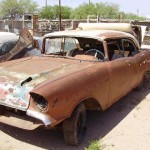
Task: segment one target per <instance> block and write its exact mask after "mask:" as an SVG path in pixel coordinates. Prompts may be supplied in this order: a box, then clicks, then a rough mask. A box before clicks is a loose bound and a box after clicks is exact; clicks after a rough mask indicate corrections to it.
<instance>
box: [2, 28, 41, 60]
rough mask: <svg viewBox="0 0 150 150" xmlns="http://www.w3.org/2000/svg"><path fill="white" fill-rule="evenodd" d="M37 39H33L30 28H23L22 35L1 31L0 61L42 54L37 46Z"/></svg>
mask: <svg viewBox="0 0 150 150" xmlns="http://www.w3.org/2000/svg"><path fill="white" fill-rule="evenodd" d="M35 42H36V39H33V37H32V35H31V34H30V33H29V31H28V30H26V29H23V30H22V31H21V32H20V35H16V34H15V33H11V32H0V62H4V61H8V60H13V59H18V58H23V57H27V56H33V55H34V56H35V55H40V50H38V49H36V48H35V45H34V44H35Z"/></svg>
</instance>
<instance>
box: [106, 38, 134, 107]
mask: <svg viewBox="0 0 150 150" xmlns="http://www.w3.org/2000/svg"><path fill="white" fill-rule="evenodd" d="M117 42H119V41H115V42H111V44H109V43H108V53H111V55H112V54H113V53H114V54H115V52H117V53H118V51H120V46H119V43H117ZM115 43H117V44H115ZM114 44H115V45H117V46H115V45H114ZM117 48H118V49H119V50H116V49H117ZM112 51H113V52H112ZM114 54H113V55H114ZM118 56H119V57H117V56H116V57H113V56H110V58H109V61H108V62H107V67H108V70H109V75H110V85H109V87H110V89H109V91H110V93H109V106H110V105H111V104H112V103H114V102H116V101H117V100H119V99H120V98H121V97H122V96H124V95H126V94H127V93H128V92H129V91H130V90H131V85H130V83H131V76H130V71H131V69H130V68H131V65H132V64H131V63H130V60H129V59H128V58H127V57H124V56H122V55H118Z"/></svg>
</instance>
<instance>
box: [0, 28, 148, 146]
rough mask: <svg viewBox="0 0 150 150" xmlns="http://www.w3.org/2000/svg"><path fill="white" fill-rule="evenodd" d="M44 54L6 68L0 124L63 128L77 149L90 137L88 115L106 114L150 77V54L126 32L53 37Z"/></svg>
mask: <svg viewBox="0 0 150 150" xmlns="http://www.w3.org/2000/svg"><path fill="white" fill-rule="evenodd" d="M42 53H43V54H42V56H35V57H27V58H22V59H17V60H12V61H7V62H3V63H1V64H0V115H1V116H0V122H2V123H4V124H8V125H11V126H15V127H18V128H22V129H26V130H33V129H35V128H37V127H40V126H43V127H46V128H53V127H57V126H62V130H63V134H64V140H65V142H66V143H68V144H71V145H78V144H80V143H81V142H82V141H83V139H84V137H85V134H86V110H99V111H104V110H106V109H107V108H109V107H110V106H111V105H112V104H113V103H115V102H117V101H118V100H119V99H120V98H122V97H123V96H125V95H126V94H127V93H129V92H130V91H131V90H133V89H135V88H140V87H141V86H142V84H143V81H144V80H145V78H146V77H147V76H149V73H150V51H148V50H145V51H141V50H140V45H139V42H138V40H137V39H136V38H135V36H133V35H131V34H130V33H125V32H122V31H114V30H75V31H61V32H55V33H49V34H47V35H45V36H44V40H43V47H42Z"/></svg>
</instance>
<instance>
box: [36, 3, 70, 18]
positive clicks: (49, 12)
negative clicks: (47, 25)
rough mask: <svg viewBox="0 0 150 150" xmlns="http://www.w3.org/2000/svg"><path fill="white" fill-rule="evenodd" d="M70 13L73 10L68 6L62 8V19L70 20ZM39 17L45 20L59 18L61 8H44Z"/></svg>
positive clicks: (56, 6)
mask: <svg viewBox="0 0 150 150" xmlns="http://www.w3.org/2000/svg"><path fill="white" fill-rule="evenodd" d="M70 13H71V8H70V7H67V6H61V16H62V19H69V18H70ZM39 15H40V17H41V18H44V19H56V18H59V6H58V5H55V6H47V7H43V8H42V9H41V10H40V12H39Z"/></svg>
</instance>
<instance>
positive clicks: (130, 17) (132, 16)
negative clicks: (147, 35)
mask: <svg viewBox="0 0 150 150" xmlns="http://www.w3.org/2000/svg"><path fill="white" fill-rule="evenodd" d="M122 19H127V20H145V19H146V18H145V17H142V16H138V15H135V14H133V13H123V15H122Z"/></svg>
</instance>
